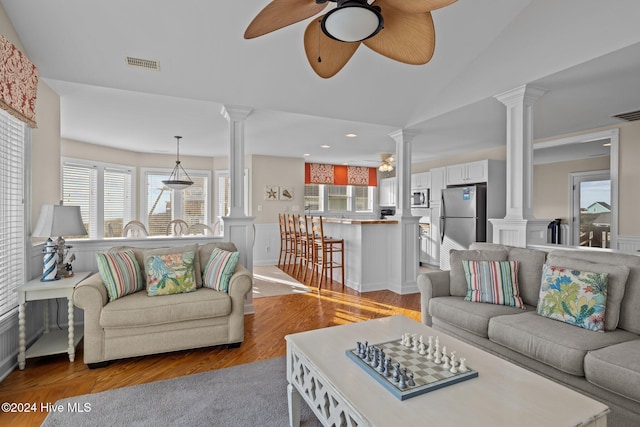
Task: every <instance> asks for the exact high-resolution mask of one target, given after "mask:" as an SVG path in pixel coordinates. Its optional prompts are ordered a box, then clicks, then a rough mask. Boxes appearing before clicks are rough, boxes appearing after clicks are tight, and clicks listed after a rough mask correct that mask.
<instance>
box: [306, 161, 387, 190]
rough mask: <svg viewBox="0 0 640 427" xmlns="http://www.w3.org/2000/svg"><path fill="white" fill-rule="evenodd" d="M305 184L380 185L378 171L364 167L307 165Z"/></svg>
mask: <svg viewBox="0 0 640 427" xmlns="http://www.w3.org/2000/svg"><path fill="white" fill-rule="evenodd" d="M304 183H305V184H331V185H367V186H372V187H375V186H376V185H378V170H377V169H376V168H368V167H364V166H344V165H326V164H321V163H305V165H304Z"/></svg>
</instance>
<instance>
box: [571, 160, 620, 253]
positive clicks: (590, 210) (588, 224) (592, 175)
mask: <svg viewBox="0 0 640 427" xmlns="http://www.w3.org/2000/svg"><path fill="white" fill-rule="evenodd" d="M570 176H571V180H570V181H571V182H570V186H571V188H570V190H571V194H572V203H571V225H570V226H571V231H572V233H571V234H572V242H571V244H573V245H575V246H589V247H598V248H611V174H610V173H609V171H608V170H604V171H591V172H578V173H572V174H570Z"/></svg>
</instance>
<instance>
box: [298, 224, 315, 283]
mask: <svg viewBox="0 0 640 427" xmlns="http://www.w3.org/2000/svg"><path fill="white" fill-rule="evenodd" d="M298 230H299V232H300V268H302V281H303V282H304V281H305V280H306V279H307V273H308V272H309V267H310V266H313V256H312V254H313V247H312V244H313V236H312V233H311V232H310V231H309V225H308V219H307V216H306V215H304V216H302V215H298Z"/></svg>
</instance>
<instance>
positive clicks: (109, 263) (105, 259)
mask: <svg viewBox="0 0 640 427" xmlns="http://www.w3.org/2000/svg"><path fill="white" fill-rule="evenodd" d="M96 260H97V261H98V271H99V272H100V276H102V282H103V283H104V285H105V287H106V288H107V294H109V301H115V300H116V299H118V298H121V297H123V296H125V295H128V294H132V293H134V292H137V291H139V290H141V289H143V288H144V282H143V280H142V272H141V270H140V266H139V265H138V261H136V257H135V255H134V253H133V251H132V250H131V249H127V250H124V251H119V252H98V253H96Z"/></svg>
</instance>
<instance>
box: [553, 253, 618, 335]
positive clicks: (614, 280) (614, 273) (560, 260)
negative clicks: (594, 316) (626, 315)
mask: <svg viewBox="0 0 640 427" xmlns="http://www.w3.org/2000/svg"><path fill="white" fill-rule="evenodd" d="M547 264H549V265H553V266H557V267H567V268H571V269H575V270H581V271H591V272H594V273H606V274H607V276H608V277H607V282H608V283H607V300H606V309H605V314H604V316H605V318H604V329H605V330H606V331H613V330H614V329H616V328H617V326H618V322H619V318H620V306H621V303H622V299H623V297H624V294H625V288H626V284H627V278H628V277H629V267H627V266H625V265H612V264H602V263H594V262H589V261H584V260H581V259H575V258H569V257H564V256H561V255H560V254H559V253H557V252H555V251H554V252H552V253H550V254H549V256H548V257H547Z"/></svg>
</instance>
